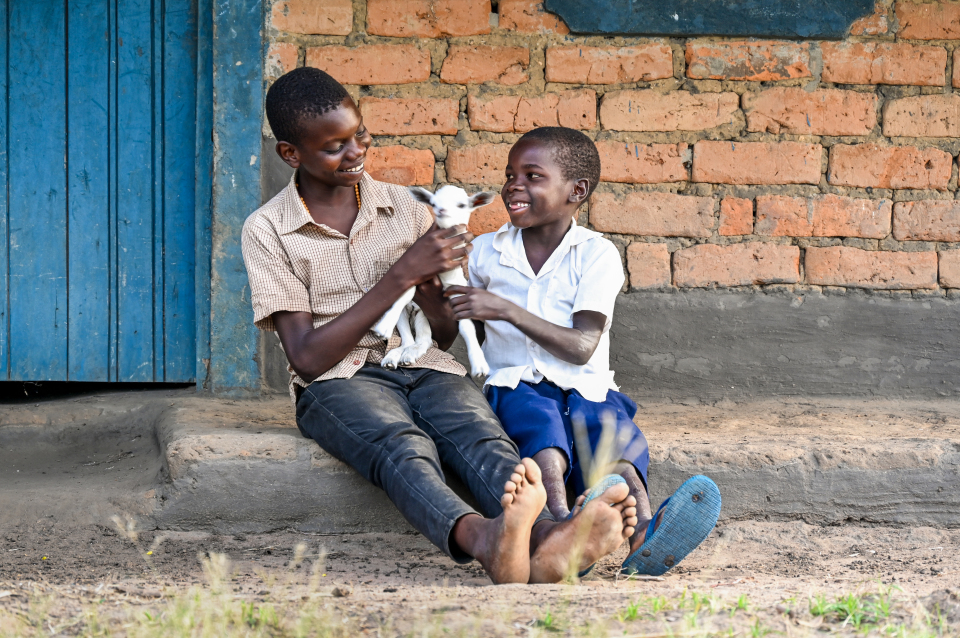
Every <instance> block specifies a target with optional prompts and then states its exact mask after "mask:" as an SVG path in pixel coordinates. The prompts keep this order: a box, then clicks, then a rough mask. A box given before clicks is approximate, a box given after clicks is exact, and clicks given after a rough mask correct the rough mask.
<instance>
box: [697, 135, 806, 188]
mask: <svg viewBox="0 0 960 638" xmlns="http://www.w3.org/2000/svg"><path fill="white" fill-rule="evenodd" d="M822 154H823V147H822V146H820V145H819V144H802V143H800V142H710V141H701V142H697V143H696V144H695V145H694V147H693V181H695V182H710V183H712V184H817V183H819V182H820V158H821V155H822Z"/></svg>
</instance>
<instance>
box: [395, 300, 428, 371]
mask: <svg viewBox="0 0 960 638" xmlns="http://www.w3.org/2000/svg"><path fill="white" fill-rule="evenodd" d="M407 308H409V310H410V323H412V324H413V331H414V332H415V333H416V334H417V338H416V341H414V343H413V344H411V345H409V346H407V347H406V348H404V349H403V354H402V355H401V356H400V363H402V364H403V365H410V364H411V363H413V362H415V361H416V360H417V359H419V358H420V357H422V356H423V355H424V354H426V352H427V350H429V349H430V344H431V343H432V342H433V332H431V330H430V322H429V321H427V316H426V315H425V314H423V310H421V309H420V306H418V305H417V304H415V303H413V302H410V305H409V306H407Z"/></svg>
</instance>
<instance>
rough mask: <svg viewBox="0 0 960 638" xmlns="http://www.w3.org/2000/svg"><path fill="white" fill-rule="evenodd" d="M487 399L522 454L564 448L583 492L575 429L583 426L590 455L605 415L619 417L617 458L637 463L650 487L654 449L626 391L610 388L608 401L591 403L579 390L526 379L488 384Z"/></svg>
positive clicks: (566, 476)
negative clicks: (636, 419)
mask: <svg viewBox="0 0 960 638" xmlns="http://www.w3.org/2000/svg"><path fill="white" fill-rule="evenodd" d="M486 394H487V401H489V402H490V405H491V407H493V411H494V412H495V413H496V414H497V417H498V418H499V419H500V423H502V424H503V429H504V430H506V432H507V434H508V435H509V436H510V438H511V439H513V442H514V443H516V444H517V447H518V448H519V449H520V456H521V457H524V458H526V457H532V456H533V455H534V454H536V453H537V452H540V451H541V450H545V449H547V448H551V447H555V448H559V449H560V451H561V452H563V453H564V454H565V455H566V457H567V474H566V475H565V476H564V478H565V479H567V480H569V479H570V477H571V474H572V476H573V480H574V489H575V490H576V493H577V494H580V493H581V492H583V491H584V490H585V489H586V486H585V485H584V480H583V474H582V470H581V467H580V463H579V458H578V455H577V452H576V449H577V446H576V444H575V440H576V439H575V438H574V429H573V428H574V427H575V426H579V425H582V426H583V427H584V428H585V430H586V434H587V440H588V441H589V443H590V454H591V457H592V456H593V455H594V454H595V453H596V450H597V446H598V445H599V443H600V436H601V434H602V433H603V414H604V413H611V414H613V415H614V416H616V436H615V437H614V440H615V441H616V444H615V449H614V450H613V451H612V453H613V455H615V456H616V458H614V459H612V460H615V461H616V460H623V461H627V462H629V463H632V464H633V466H634V467H635V468H636V469H637V472H638V473H639V474H640V478H641V479H642V480H643V484H644V486H646V485H647V468H648V467H649V465H650V450H649V449H648V448H647V439H646V437H644V436H643V433H642V432H641V431H640V428H638V427H637V426H636V424H634V422H633V416H634V415H635V414H636V413H637V404H636V403H634V402H633V400H632V399H631V398H630V397H628V396H627V395H625V394H622V393H620V392H617V391H615V390H607V399H606V401H604V402H603V403H596V402H594V401H587V400H586V399H584V398H583V396H582V395H581V394H580V393H579V392H577V391H576V390H562V389H561V388H558V387H557V386H555V385H554V384H553V383H551V382H549V381H546V380H544V381H541V382H540V383H526V382H525V381H521V382H520V383H519V384H518V385H517V387H516V389H514V390H511V389H510V388H504V387H499V386H488V387H487V392H486Z"/></svg>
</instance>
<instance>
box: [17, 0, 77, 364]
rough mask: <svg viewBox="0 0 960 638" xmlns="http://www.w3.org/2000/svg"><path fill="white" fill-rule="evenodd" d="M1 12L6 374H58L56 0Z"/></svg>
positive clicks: (63, 308)
mask: <svg viewBox="0 0 960 638" xmlns="http://www.w3.org/2000/svg"><path fill="white" fill-rule="evenodd" d="M9 15H10V28H9V36H8V37H9V38H10V39H11V41H12V42H16V46H11V47H9V56H10V58H9V60H8V72H9V82H10V83H9V87H8V99H9V100H10V104H13V105H16V106H15V108H11V109H9V118H10V120H9V136H10V138H9V147H10V149H11V150H12V151H13V152H12V153H11V154H10V158H9V166H10V169H9V171H10V172H9V180H10V184H9V206H10V210H9V224H10V226H9V232H10V246H9V250H10V255H9V263H10V288H9V298H10V310H11V312H10V343H11V347H12V352H11V370H10V378H12V379H15V380H52V379H65V378H66V376H67V307H68V300H67V259H66V250H67V228H66V227H67V214H66V213H67V192H66V191H67V183H66V169H65V159H66V157H65V156H66V99H65V98H66V78H65V53H66V51H65V32H64V17H65V16H64V4H63V3H50V2H37V1H36V0H11V7H10V13H9ZM38 25H43V26H42V28H38Z"/></svg>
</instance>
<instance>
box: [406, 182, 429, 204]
mask: <svg viewBox="0 0 960 638" xmlns="http://www.w3.org/2000/svg"><path fill="white" fill-rule="evenodd" d="M407 190H408V191H410V194H411V195H413V198H414V199H415V200H417V201H418V202H423V203H424V204H426V205H427V206H433V193H431V192H430V191H428V190H427V189H426V188H420V187H419V186H411V187H409V188H408V189H407Z"/></svg>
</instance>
